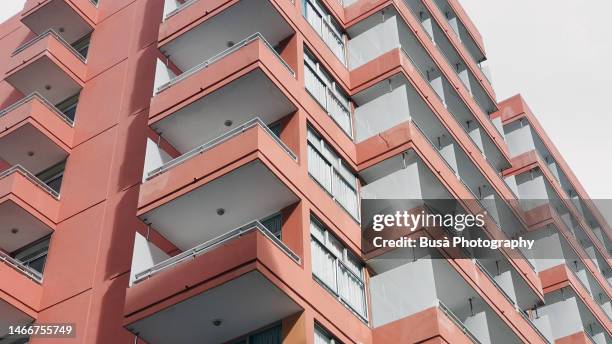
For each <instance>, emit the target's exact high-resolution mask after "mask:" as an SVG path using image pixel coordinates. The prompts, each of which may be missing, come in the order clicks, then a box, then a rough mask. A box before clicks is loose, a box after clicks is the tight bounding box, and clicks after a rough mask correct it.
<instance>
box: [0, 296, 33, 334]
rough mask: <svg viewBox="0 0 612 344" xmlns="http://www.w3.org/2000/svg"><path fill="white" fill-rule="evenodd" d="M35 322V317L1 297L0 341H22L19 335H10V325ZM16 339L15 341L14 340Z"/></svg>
mask: <svg viewBox="0 0 612 344" xmlns="http://www.w3.org/2000/svg"><path fill="white" fill-rule="evenodd" d="M33 322H34V318H33V317H32V316H30V315H28V314H27V313H24V312H23V311H21V310H20V309H19V308H16V307H14V306H13V305H11V304H10V303H8V302H6V301H4V300H2V299H0V341H2V343H5V340H6V343H9V344H10V343H22V342H21V341H17V340H19V339H20V338H21V337H19V336H8V334H9V326H19V325H21V326H23V325H28V324H31V323H33ZM14 341H15V342H14Z"/></svg>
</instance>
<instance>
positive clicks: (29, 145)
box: [0, 123, 68, 175]
mask: <svg viewBox="0 0 612 344" xmlns="http://www.w3.org/2000/svg"><path fill="white" fill-rule="evenodd" d="M0 158H1V159H2V160H4V161H6V162H7V163H9V164H10V165H21V166H22V167H24V168H25V169H26V170H28V171H29V172H31V173H32V174H34V175H38V174H40V173H42V172H44V171H45V170H47V169H49V168H50V167H53V166H56V165H58V164H61V163H62V162H64V161H66V159H67V158H68V152H66V150H64V148H62V147H60V146H59V145H57V144H56V143H55V142H54V141H53V140H52V139H51V138H50V137H48V136H47V135H45V134H44V133H43V132H41V131H40V130H39V129H38V128H36V127H34V126H33V125H32V124H29V123H28V124H26V125H23V126H21V127H19V128H17V129H16V130H14V131H12V132H9V133H8V134H4V135H2V134H0ZM62 170H63V168H62Z"/></svg>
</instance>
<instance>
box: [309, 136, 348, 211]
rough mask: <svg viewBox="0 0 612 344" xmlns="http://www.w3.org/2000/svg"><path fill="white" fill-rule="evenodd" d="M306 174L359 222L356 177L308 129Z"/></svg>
mask: <svg viewBox="0 0 612 344" xmlns="http://www.w3.org/2000/svg"><path fill="white" fill-rule="evenodd" d="M308 173H309V174H310V176H312V178H314V180H316V181H317V182H318V183H319V184H320V185H321V186H322V187H323V188H324V189H325V190H326V191H327V192H329V194H330V195H331V196H332V197H333V198H334V200H335V201H336V202H338V203H339V204H340V205H341V206H342V207H343V208H344V209H346V211H347V212H348V213H349V214H351V216H353V218H355V220H357V221H359V197H358V196H357V177H355V175H354V174H353V172H351V171H350V170H349V169H348V167H347V164H346V163H345V162H344V161H343V160H342V158H340V157H339V156H338V154H337V153H336V152H334V151H333V150H332V148H331V147H329V145H328V144H326V143H325V141H324V140H323V139H322V138H321V137H320V136H319V134H317V133H316V132H315V131H314V130H313V129H312V128H310V127H308Z"/></svg>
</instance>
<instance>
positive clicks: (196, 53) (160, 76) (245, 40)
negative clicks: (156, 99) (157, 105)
mask: <svg viewBox="0 0 612 344" xmlns="http://www.w3.org/2000/svg"><path fill="white" fill-rule="evenodd" d="M253 13H257V14H258V15H256V16H254V15H252V14H253ZM228 28H231V30H230V29H228ZM293 34H294V31H293V30H292V29H291V26H289V24H288V23H287V22H286V21H285V20H284V19H283V17H282V16H281V15H280V13H278V11H277V10H276V9H275V8H274V6H273V5H272V4H271V3H270V2H269V1H267V0H254V1H239V2H238V3H236V4H234V5H232V6H230V7H229V8H227V9H225V10H224V11H222V12H221V13H219V14H217V15H215V16H213V17H211V18H208V19H206V20H205V21H203V22H200V23H199V24H198V25H197V26H195V27H193V28H192V29H190V30H189V31H186V32H184V33H182V34H181V35H180V36H177V37H175V38H173V39H172V40H171V41H169V42H167V43H164V44H163V45H162V46H161V47H160V50H161V52H162V53H163V54H164V55H165V56H166V57H167V58H168V61H167V63H162V64H161V65H160V63H158V68H157V73H156V78H155V87H156V90H155V91H156V92H157V93H160V92H162V91H164V90H165V89H167V88H168V87H171V86H173V85H174V84H176V83H178V82H179V81H181V80H183V79H185V78H187V77H189V76H191V75H193V74H196V73H198V72H199V71H201V70H202V69H206V68H208V67H209V66H210V65H212V64H214V63H215V62H217V61H219V60H222V59H224V58H225V57H227V56H228V55H232V53H234V52H236V51H237V50H241V48H243V47H245V46H247V45H249V43H252V42H253V41H255V40H260V41H261V42H263V43H264V44H265V45H266V46H267V48H268V49H270V51H272V52H273V53H274V54H275V55H276V56H277V58H278V60H279V61H280V62H281V64H283V67H282V68H286V69H287V70H288V71H289V73H290V74H291V75H295V74H294V73H293V70H292V69H291V68H290V67H289V65H288V64H287V63H286V62H285V61H284V60H283V59H282V58H281V56H280V55H281V54H282V52H283V50H284V49H285V45H286V43H287V42H288V38H290V37H291V36H292V35H293ZM164 67H165V68H164ZM232 70H233V71H235V70H236V69H232Z"/></svg>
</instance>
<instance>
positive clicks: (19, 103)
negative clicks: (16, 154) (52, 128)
mask: <svg viewBox="0 0 612 344" xmlns="http://www.w3.org/2000/svg"><path fill="white" fill-rule="evenodd" d="M34 99H36V100H38V101H40V102H41V103H43V105H45V106H46V107H47V108H48V109H49V110H51V112H53V113H54V114H56V115H57V116H58V117H59V118H61V119H62V120H63V121H64V122H66V124H68V125H69V126H71V127H74V121H72V120H71V119H70V118H68V117H67V116H66V115H64V114H63V113H62V112H61V111H60V110H59V109H58V108H57V107H55V105H53V104H51V102H50V101H48V100H47V99H46V98H45V97H43V96H42V95H41V94H40V93H38V92H34V93H31V94H30V95H29V96H27V97H25V98H23V99H20V100H19V101H17V102H15V103H13V104H11V105H10V106H8V107H7V108H5V109H3V110H2V111H0V117H2V116H4V115H6V114H7V113H9V112H11V111H13V110H15V109H17V108H19V107H20V106H22V105H24V104H26V103H28V102H30V101H32V100H34Z"/></svg>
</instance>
